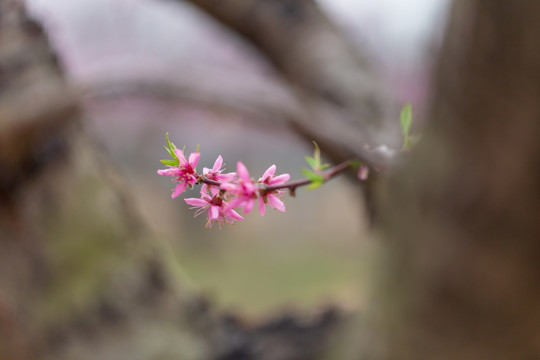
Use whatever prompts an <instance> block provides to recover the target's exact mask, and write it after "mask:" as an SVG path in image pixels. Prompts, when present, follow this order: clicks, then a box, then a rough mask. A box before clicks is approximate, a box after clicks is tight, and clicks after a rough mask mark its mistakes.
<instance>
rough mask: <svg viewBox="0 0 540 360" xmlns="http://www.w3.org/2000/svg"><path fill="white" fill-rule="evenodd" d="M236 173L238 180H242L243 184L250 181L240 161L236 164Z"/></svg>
mask: <svg viewBox="0 0 540 360" xmlns="http://www.w3.org/2000/svg"><path fill="white" fill-rule="evenodd" d="M236 173H237V174H238V177H239V178H240V179H242V180H244V181H245V182H249V181H250V178H249V172H248V170H247V168H246V166H245V165H244V164H243V163H242V162H241V161H239V162H238V163H236Z"/></svg>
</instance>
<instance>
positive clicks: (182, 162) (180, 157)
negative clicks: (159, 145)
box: [174, 148, 187, 166]
mask: <svg viewBox="0 0 540 360" xmlns="http://www.w3.org/2000/svg"><path fill="white" fill-rule="evenodd" d="M174 153H175V154H176V157H177V158H178V160H179V161H180V166H185V165H186V163H187V161H186V157H185V156H184V152H183V151H182V150H180V149H178V148H175V149H174Z"/></svg>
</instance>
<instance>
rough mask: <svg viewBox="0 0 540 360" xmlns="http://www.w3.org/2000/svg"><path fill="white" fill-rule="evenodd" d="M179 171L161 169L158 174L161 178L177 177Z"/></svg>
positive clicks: (175, 169)
mask: <svg viewBox="0 0 540 360" xmlns="http://www.w3.org/2000/svg"><path fill="white" fill-rule="evenodd" d="M177 170H178V169H177V168H170V169H160V170H158V171H157V173H158V175H161V176H176V173H177Z"/></svg>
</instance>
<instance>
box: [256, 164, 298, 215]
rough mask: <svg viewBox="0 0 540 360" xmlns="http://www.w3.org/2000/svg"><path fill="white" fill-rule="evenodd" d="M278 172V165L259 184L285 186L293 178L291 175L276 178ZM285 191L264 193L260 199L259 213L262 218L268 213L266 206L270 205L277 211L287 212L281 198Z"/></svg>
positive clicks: (264, 175)
mask: <svg viewBox="0 0 540 360" xmlns="http://www.w3.org/2000/svg"><path fill="white" fill-rule="evenodd" d="M275 172H276V165H272V166H270V167H269V168H268V169H267V170H266V171H265V172H264V174H263V176H262V177H261V178H260V179H259V181H257V184H264V185H268V186H272V185H282V184H285V183H286V182H287V181H289V179H290V178H291V176H290V175H289V174H281V175H278V176H274V174H275ZM283 193H284V191H283V190H271V191H262V192H261V196H260V197H259V212H260V213H261V216H264V213H265V211H266V204H268V205H270V206H271V207H273V208H274V209H276V210H279V211H282V212H285V204H284V203H283V201H281V199H280V197H281V196H282V195H283Z"/></svg>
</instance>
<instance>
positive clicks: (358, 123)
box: [190, 0, 399, 167]
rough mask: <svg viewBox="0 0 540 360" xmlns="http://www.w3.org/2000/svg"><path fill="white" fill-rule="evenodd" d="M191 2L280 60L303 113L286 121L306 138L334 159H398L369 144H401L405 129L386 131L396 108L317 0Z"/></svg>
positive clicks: (277, 63)
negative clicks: (370, 148) (374, 150)
mask: <svg viewBox="0 0 540 360" xmlns="http://www.w3.org/2000/svg"><path fill="white" fill-rule="evenodd" d="M190 2H191V3H193V4H194V5H196V6H198V7H199V8H200V9H202V10H203V11H205V12H206V13H208V14H209V15H211V16H213V17H214V18H215V19H216V20H218V21H220V22H221V23H223V24H224V25H225V26H227V27H229V28H231V29H233V30H235V31H236V32H237V33H238V34H239V35H241V36H243V37H245V38H246V39H248V40H249V41H251V43H252V44H253V45H254V46H255V47H257V48H258V49H259V50H260V51H261V53H262V55H263V56H264V57H265V58H266V59H268V60H269V61H270V62H271V63H272V64H274V66H275V67H276V69H278V70H279V71H280V72H281V74H282V75H283V76H284V78H285V79H286V81H287V82H288V84H289V88H290V89H291V93H292V94H293V96H294V97H295V101H296V103H297V104H299V108H300V114H301V116H293V117H289V118H287V121H289V122H290V124H291V126H292V127H293V128H294V129H295V131H296V132H297V133H299V134H300V135H301V136H303V137H304V138H305V139H306V140H309V141H310V142H311V141H312V140H316V141H317V142H318V143H319V145H321V148H322V149H323V151H325V153H326V155H327V156H328V157H329V158H330V159H331V160H333V161H334V162H335V163H339V162H341V161H344V160H346V159H350V158H361V159H363V160H364V161H365V162H367V163H369V164H371V165H373V166H376V167H386V166H388V164H389V163H391V162H392V160H391V159H388V158H385V157H383V156H379V154H373V153H370V152H369V151H366V150H365V148H364V146H365V145H366V144H367V145H370V146H376V145H379V144H381V143H386V144H387V145H389V146H391V147H398V144H399V132H398V131H389V130H388V121H389V120H390V121H392V123H395V121H394V118H395V119H397V109H396V110H395V111H393V110H392V104H391V102H390V101H389V100H388V96H387V94H386V93H385V92H384V90H383V89H382V87H381V82H380V80H379V79H378V78H377V77H376V76H375V75H374V72H373V71H372V69H371V68H370V66H369V65H368V61H367V59H366V57H365V56H363V55H362V54H361V53H360V52H359V51H357V50H356V48H355V47H353V46H352V45H351V44H350V43H349V42H348V41H347V40H346V39H345V38H344V36H343V35H342V34H341V32H340V31H339V30H338V28H337V27H336V26H334V25H333V24H332V23H331V21H330V20H329V19H328V18H327V17H326V16H325V15H324V14H323V12H322V11H321V10H320V9H319V7H318V6H317V5H316V4H315V3H314V2H313V1H311V0H302V1H297V0H276V1H264V0H237V1H231V0H224V1H220V2H219V4H217V3H216V2H215V1H212V0H190ZM389 112H390V113H392V112H395V114H393V115H389ZM392 128H394V129H395V130H397V128H396V127H395V126H392Z"/></svg>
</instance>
